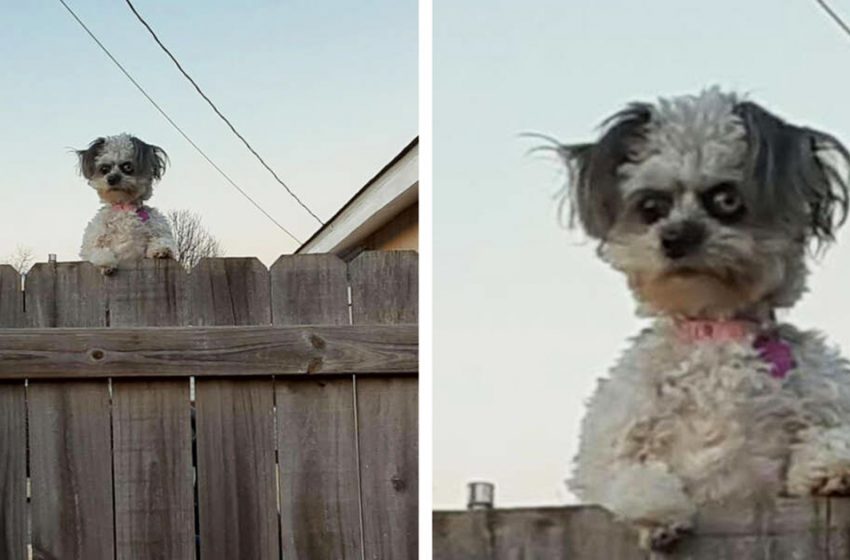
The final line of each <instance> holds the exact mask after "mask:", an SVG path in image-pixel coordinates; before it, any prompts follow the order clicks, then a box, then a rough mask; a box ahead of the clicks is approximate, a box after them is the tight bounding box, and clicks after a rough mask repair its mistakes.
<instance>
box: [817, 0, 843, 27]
mask: <svg viewBox="0 0 850 560" xmlns="http://www.w3.org/2000/svg"><path fill="white" fill-rule="evenodd" d="M815 2H817V3H818V4H820V6H821V8H823V9H824V11H825V12H826V13H827V14H829V17H831V18H832V19H833V21H835V23H837V24H838V26H839V27H841V29H843V30H844V32H845V33H846V34H847V35H850V26H848V25H847V24H846V23H844V20H842V19H841V17H840V16H839V15H838V14H837V13H835V12H834V11H833V9H832V8H830V7H829V6H828V5H827V3H826V2H824V1H823V0H815Z"/></svg>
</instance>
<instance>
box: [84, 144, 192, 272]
mask: <svg viewBox="0 0 850 560" xmlns="http://www.w3.org/2000/svg"><path fill="white" fill-rule="evenodd" d="M76 153H77V156H78V158H79V170H80V174H81V175H82V176H83V177H84V178H85V179H86V180H87V181H88V184H89V186H91V187H92V188H93V189H94V190H95V191H96V192H97V195H98V197H99V198H100V201H101V203H102V204H103V206H102V207H101V209H100V210H99V211H98V213H97V214H95V216H94V218H92V220H91V222H89V224H88V226H87V227H86V231H85V234H84V235H83V243H82V248H81V249H80V257H81V258H82V259H83V260H86V261H89V262H91V263H92V264H94V265H95V266H97V267H99V268H100V269H101V271H102V272H103V273H104V274H111V273H112V272H113V271H115V269H117V268H119V267H120V266H123V265H127V264H129V263H133V262H136V261H139V260H141V259H143V258H154V259H165V258H174V255H175V254H176V253H177V246H176V244H175V241H174V236H173V235H172V232H171V226H170V225H169V223H168V220H167V219H166V218H165V217H164V216H163V215H162V214H161V213H160V212H159V211H158V210H157V209H156V208H151V207H150V206H147V205H145V201H147V200H148V199H149V198H150V197H151V195H152V194H153V185H154V183H156V182H157V181H159V180H160V179H161V178H162V176H163V174H164V173H165V168H166V165H167V163H168V156H167V154H166V153H165V151H163V149H162V148H160V147H159V146H154V145H151V144H147V143H145V142H143V141H142V140H139V139H138V138H136V137H135V136H131V135H129V134H119V135H116V136H106V137H101V138H97V139H95V140H94V141H92V142H91V144H89V146H88V148H86V149H85V150H77V151H76Z"/></svg>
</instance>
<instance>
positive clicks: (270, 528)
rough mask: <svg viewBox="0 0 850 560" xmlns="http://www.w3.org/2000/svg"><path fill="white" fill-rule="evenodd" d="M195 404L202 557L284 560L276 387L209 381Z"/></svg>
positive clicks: (251, 382) (265, 382)
mask: <svg viewBox="0 0 850 560" xmlns="http://www.w3.org/2000/svg"><path fill="white" fill-rule="evenodd" d="M195 399H196V403H197V405H196V406H197V424H196V425H197V438H198V499H199V521H200V529H201V551H202V556H203V557H212V558H272V559H275V558H278V556H279V554H280V543H279V534H278V520H277V500H276V496H275V492H276V487H275V435H274V388H273V386H272V380H271V379H268V380H247V379H246V380H240V381H238V382H233V381H231V380H218V379H203V380H199V381H198V383H197V386H196V393H195ZM210 551H212V552H210Z"/></svg>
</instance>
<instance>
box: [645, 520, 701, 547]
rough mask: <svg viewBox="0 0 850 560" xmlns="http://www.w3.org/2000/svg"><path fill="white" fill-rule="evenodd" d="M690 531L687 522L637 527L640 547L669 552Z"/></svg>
mask: <svg viewBox="0 0 850 560" xmlns="http://www.w3.org/2000/svg"><path fill="white" fill-rule="evenodd" d="M690 531H691V525H690V524H689V523H667V524H661V525H643V526H641V527H639V528H638V538H639V543H640V547H641V548H643V549H644V550H651V551H655V552H669V551H671V550H672V549H673V548H674V547H675V546H676V543H678V542H679V540H680V539H681V538H682V537H683V536H684V535H686V534H687V533H689V532H690Z"/></svg>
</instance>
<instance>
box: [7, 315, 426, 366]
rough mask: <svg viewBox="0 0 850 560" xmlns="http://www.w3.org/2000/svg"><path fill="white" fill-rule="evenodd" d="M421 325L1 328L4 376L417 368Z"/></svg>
mask: <svg viewBox="0 0 850 560" xmlns="http://www.w3.org/2000/svg"><path fill="white" fill-rule="evenodd" d="M418 349H419V346H418V327H417V326H416V325H391V326H382V325H370V326H365V325H364V326H360V325H357V326H315V327H313V326H298V327H275V326H249V327H140V328H93V329H92V328H84V329H77V328H70V329H66V328H53V329H0V380H10V379H65V378H68V379H71V378H97V377H99V378H103V377H116V378H120V377H185V376H197V377H204V376H210V377H214V376H228V377H229V376H245V375H248V376H257V375H305V374H308V375H317V374H354V373H356V374H360V375H368V374H416V373H418V371H419V366H418Z"/></svg>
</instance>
